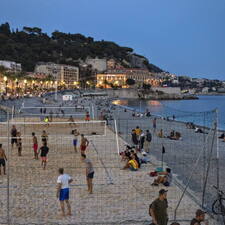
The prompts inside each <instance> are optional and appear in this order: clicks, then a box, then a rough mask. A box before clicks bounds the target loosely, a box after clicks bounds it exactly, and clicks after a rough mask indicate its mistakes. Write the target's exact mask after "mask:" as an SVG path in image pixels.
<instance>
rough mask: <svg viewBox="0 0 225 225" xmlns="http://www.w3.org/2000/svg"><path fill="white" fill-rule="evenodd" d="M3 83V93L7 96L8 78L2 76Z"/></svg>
mask: <svg viewBox="0 0 225 225" xmlns="http://www.w3.org/2000/svg"><path fill="white" fill-rule="evenodd" d="M3 79H4V81H5V93H6V95H7V84H8V81H7V80H8V78H7V77H6V76H4V78H3Z"/></svg>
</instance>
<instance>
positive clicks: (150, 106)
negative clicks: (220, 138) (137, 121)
mask: <svg viewBox="0 0 225 225" xmlns="http://www.w3.org/2000/svg"><path fill="white" fill-rule="evenodd" d="M198 97H199V99H198V100H177V101H174V100H173V101H172V100H169V101H149V100H116V104H119V105H122V106H124V107H129V108H131V109H134V110H135V111H136V112H139V111H140V112H146V111H150V112H151V114H152V115H157V116H162V117H165V118H167V117H168V118H169V119H173V116H174V117H175V120H177V121H183V122H193V123H195V124H198V125H202V126H207V127H213V126H214V125H213V124H214V123H215V121H216V119H217V113H216V112H215V109H218V124H219V129H221V130H225V96H198Z"/></svg>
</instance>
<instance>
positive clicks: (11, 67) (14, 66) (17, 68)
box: [0, 60, 22, 73]
mask: <svg viewBox="0 0 225 225" xmlns="http://www.w3.org/2000/svg"><path fill="white" fill-rule="evenodd" d="M0 66H3V67H5V68H6V70H8V71H11V72H15V73H17V72H21V71H22V67H21V64H20V63H16V62H13V61H7V60H0Z"/></svg>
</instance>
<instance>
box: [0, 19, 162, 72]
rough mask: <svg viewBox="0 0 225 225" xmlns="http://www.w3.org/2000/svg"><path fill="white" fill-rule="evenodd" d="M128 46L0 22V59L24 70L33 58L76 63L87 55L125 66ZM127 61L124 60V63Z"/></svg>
mask: <svg viewBox="0 0 225 225" xmlns="http://www.w3.org/2000/svg"><path fill="white" fill-rule="evenodd" d="M133 55H135V56H137V55H136V54H134V53H133V49H132V48H128V47H121V46H119V45H117V44H116V43H114V42H110V41H104V40H102V41H95V40H94V38H92V37H85V36H84V35H82V34H70V33H63V32H60V31H54V32H53V33H52V34H51V36H49V35H48V34H46V33H43V32H42V29H41V28H38V27H23V29H22V30H18V29H16V30H15V31H14V30H11V28H10V25H9V24H8V23H5V24H2V25H0V60H11V61H16V62H18V63H21V64H22V68H23V70H24V71H33V70H34V67H35V64H36V63H37V62H40V61H41V62H55V63H62V64H68V65H75V66H78V65H79V62H81V61H82V60H83V61H84V60H85V59H86V58H87V57H91V58H95V57H98V58H103V57H105V58H108V59H109V58H114V59H115V60H116V61H117V62H119V63H121V64H122V65H123V66H125V67H129V66H133V65H132V62H131V58H132V57H131V56H133ZM139 57H140V58H142V60H143V58H144V60H143V65H144V66H143V67H144V68H148V69H149V71H152V72H161V71H162V70H161V69H160V68H158V67H157V66H155V65H152V64H150V63H149V62H148V60H147V59H146V58H145V57H143V56H139ZM124 61H125V62H128V63H124Z"/></svg>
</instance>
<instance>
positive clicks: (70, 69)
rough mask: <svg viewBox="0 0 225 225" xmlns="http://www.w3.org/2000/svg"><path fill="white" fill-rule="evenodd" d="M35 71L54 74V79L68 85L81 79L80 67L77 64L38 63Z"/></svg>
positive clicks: (49, 74)
mask: <svg viewBox="0 0 225 225" xmlns="http://www.w3.org/2000/svg"><path fill="white" fill-rule="evenodd" d="M35 73H39V74H46V75H48V76H52V77H53V79H54V80H56V81H58V82H61V83H65V84H68V85H71V84H73V83H74V82H77V81H78V80H79V68H78V67H76V66H69V65H62V64H55V63H38V64H37V65H36V66H35Z"/></svg>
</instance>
